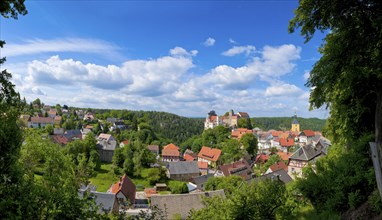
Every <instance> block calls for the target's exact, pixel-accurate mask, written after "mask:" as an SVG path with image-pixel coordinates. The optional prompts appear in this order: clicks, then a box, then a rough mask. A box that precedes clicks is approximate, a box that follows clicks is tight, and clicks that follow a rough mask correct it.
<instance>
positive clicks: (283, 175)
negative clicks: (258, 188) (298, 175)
mask: <svg viewBox="0 0 382 220" xmlns="http://www.w3.org/2000/svg"><path fill="white" fill-rule="evenodd" d="M264 179H272V180H276V179H279V180H281V181H282V182H283V183H284V184H287V183H289V182H291V181H293V179H292V177H290V176H289V174H288V173H287V172H286V171H285V170H283V169H281V170H277V171H275V172H272V173H268V174H265V175H262V176H260V177H257V178H254V179H252V180H251V182H252V181H260V180H264Z"/></svg>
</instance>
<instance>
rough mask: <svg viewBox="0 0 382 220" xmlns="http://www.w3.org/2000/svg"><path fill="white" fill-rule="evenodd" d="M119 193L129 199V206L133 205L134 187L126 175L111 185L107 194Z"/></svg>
mask: <svg viewBox="0 0 382 220" xmlns="http://www.w3.org/2000/svg"><path fill="white" fill-rule="evenodd" d="M120 191H121V192H122V194H123V195H125V197H126V198H128V199H129V202H130V204H134V201H135V193H136V186H135V184H134V183H133V182H132V181H131V179H130V178H129V177H128V176H127V175H126V174H125V175H123V176H122V177H120V178H119V181H118V182H116V183H115V184H113V185H112V186H111V187H110V189H109V190H108V192H111V193H114V194H118V192H120Z"/></svg>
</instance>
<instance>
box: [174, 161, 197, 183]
mask: <svg viewBox="0 0 382 220" xmlns="http://www.w3.org/2000/svg"><path fill="white" fill-rule="evenodd" d="M199 174H200V171H199V167H198V162H197V161H178V162H169V163H168V169H167V177H168V178H169V179H172V180H179V181H187V182H188V181H190V180H191V179H192V178H194V177H196V176H199Z"/></svg>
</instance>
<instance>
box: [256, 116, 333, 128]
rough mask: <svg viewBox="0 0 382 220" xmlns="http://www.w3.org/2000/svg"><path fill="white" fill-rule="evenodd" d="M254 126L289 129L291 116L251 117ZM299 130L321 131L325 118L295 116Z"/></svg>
mask: <svg viewBox="0 0 382 220" xmlns="http://www.w3.org/2000/svg"><path fill="white" fill-rule="evenodd" d="M253 120H254V126H253V127H258V128H260V129H262V130H265V131H266V130H271V129H274V130H289V129H290V128H291V123H292V120H293V118H291V117H259V118H253ZM297 120H298V122H299V123H300V128H301V130H313V131H322V129H323V128H324V126H325V123H326V120H325V119H318V118H297Z"/></svg>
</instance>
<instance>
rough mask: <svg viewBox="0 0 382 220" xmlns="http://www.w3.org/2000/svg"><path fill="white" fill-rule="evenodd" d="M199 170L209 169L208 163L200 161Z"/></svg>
mask: <svg viewBox="0 0 382 220" xmlns="http://www.w3.org/2000/svg"><path fill="white" fill-rule="evenodd" d="M198 167H199V169H208V163H207V162H203V161H198Z"/></svg>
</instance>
